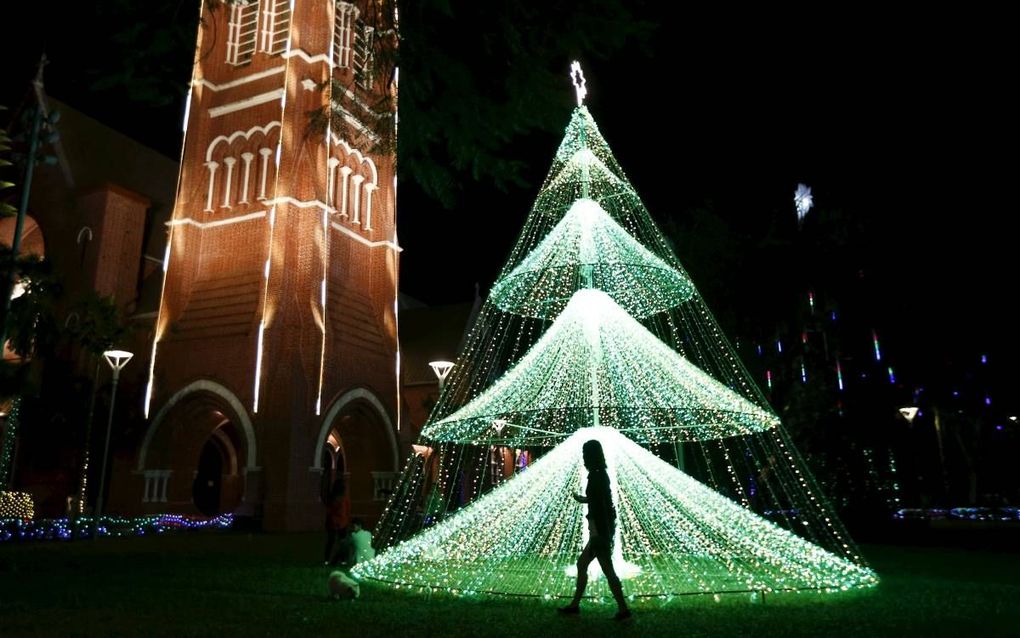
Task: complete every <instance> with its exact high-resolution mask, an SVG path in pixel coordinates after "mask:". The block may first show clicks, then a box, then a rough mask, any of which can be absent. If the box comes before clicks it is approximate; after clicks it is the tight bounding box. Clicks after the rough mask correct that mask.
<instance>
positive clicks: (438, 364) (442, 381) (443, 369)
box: [429, 361, 453, 392]
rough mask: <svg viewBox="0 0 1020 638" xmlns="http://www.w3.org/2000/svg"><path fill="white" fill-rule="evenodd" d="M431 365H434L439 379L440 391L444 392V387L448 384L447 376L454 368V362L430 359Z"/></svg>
mask: <svg viewBox="0 0 1020 638" xmlns="http://www.w3.org/2000/svg"><path fill="white" fill-rule="evenodd" d="M429 365H430V366H432V371H433V372H435V373H436V377H437V378H438V379H439V391H440V392H442V391H443V387H444V386H445V385H446V376H447V375H448V374H450V370H452V369H453V362H452V361H429Z"/></svg>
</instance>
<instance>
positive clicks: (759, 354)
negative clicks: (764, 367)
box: [754, 343, 762, 357]
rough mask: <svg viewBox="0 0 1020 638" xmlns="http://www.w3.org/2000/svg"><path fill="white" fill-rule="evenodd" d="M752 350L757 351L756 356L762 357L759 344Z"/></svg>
mask: <svg viewBox="0 0 1020 638" xmlns="http://www.w3.org/2000/svg"><path fill="white" fill-rule="evenodd" d="M754 348H755V350H757V351H758V356H759V357H760V356H761V355H762V349H761V344H760V343H759V344H757V345H756V346H755V347H754Z"/></svg>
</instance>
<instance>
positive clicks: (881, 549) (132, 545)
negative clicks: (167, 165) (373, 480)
mask: <svg viewBox="0 0 1020 638" xmlns="http://www.w3.org/2000/svg"><path fill="white" fill-rule="evenodd" d="M322 540H323V539H322V538H321V537H320V536H319V535H314V534H286V535H274V534H245V533H240V532H196V533H191V534H180V535H175V536H164V537H156V538H127V539H105V540H100V541H98V542H90V541H79V542H74V543H66V542H65V543H60V542H50V543H36V544H22V545H16V544H9V545H5V546H3V547H0V637H3V638H8V637H11V636H25V635H46V636H75V635H121V636H123V635H146V636H189V635H218V636H235V635H238V636H240V635H244V636H277V635H311V636H319V635H350V636H355V637H358V638H362V637H363V638H371V637H373V636H400V637H401V638H409V637H412V636H468V635H472V636H475V635H477V636H485V637H486V638H499V637H501V636H508V637H511V636H512V637H514V638H516V637H518V636H532V635H541V636H545V637H546V638H553V637H554V636H585V637H586V638H591V637H594V636H601V635H607V636H608V635H619V636H642V637H644V636H684V637H687V636H898V637H902V638H907V637H910V636H923V637H924V638H930V637H932V636H1000V635H1001V636H1020V554H1002V553H992V552H980V551H978V552H968V551H963V550H952V549H918V548H901V547H890V546H866V547H864V553H865V555H866V556H867V557H868V558H869V560H870V561H871V563H872V566H873V567H874V568H875V569H876V570H877V571H878V572H879V575H880V576H881V578H882V583H881V584H880V585H879V586H878V587H876V588H874V589H871V590H866V591H858V592H850V593H846V594H827V595H826V594H813V593H802V594H784V595H775V596H769V597H767V598H766V600H765V602H764V603H762V602H752V601H751V597H750V596H749V595H744V594H742V595H732V596H724V597H722V599H721V601H720V602H715V601H714V600H713V599H712V597H710V596H707V597H702V596H698V597H682V598H678V599H675V600H674V601H672V602H670V603H669V604H666V605H662V604H659V603H657V602H641V601H638V602H637V603H635V607H634V608H635V611H636V614H635V618H634V619H633V620H632V621H630V622H628V623H625V624H623V625H622V626H621V624H620V623H614V622H613V621H612V620H609V617H610V616H611V615H612V613H613V611H614V609H613V606H612V605H611V604H601V605H595V604H590V603H589V604H587V605H585V606H584V607H583V610H582V612H583V613H582V615H581V616H580V617H558V616H557V615H556V614H555V612H554V607H555V606H556V605H557V604H562V601H541V600H536V599H508V598H494V597H476V598H458V597H454V596H450V595H446V594H432V595H412V594H409V593H405V592H399V591H394V590H391V589H389V588H386V587H384V586H381V585H378V584H373V583H371V582H367V583H365V584H364V585H363V586H362V596H361V598H360V599H359V600H357V601H352V602H336V601H331V600H329V599H328V598H327V596H326V578H327V575H328V573H329V569H328V568H326V567H323V566H321V565H320V564H318V561H319V559H320V554H321V549H322V548H321V543H322Z"/></svg>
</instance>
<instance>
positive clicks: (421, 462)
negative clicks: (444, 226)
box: [377, 105, 862, 564]
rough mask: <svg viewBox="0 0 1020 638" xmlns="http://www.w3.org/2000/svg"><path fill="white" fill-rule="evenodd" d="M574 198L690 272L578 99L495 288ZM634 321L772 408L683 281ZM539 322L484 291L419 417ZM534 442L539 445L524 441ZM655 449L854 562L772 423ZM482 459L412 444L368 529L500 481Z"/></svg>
mask: <svg viewBox="0 0 1020 638" xmlns="http://www.w3.org/2000/svg"><path fill="white" fill-rule="evenodd" d="M582 198H583V199H591V200H593V201H594V202H596V203H597V204H598V205H599V206H600V207H601V208H602V209H603V210H605V211H606V212H607V213H608V214H609V215H610V216H611V217H612V219H613V220H614V221H615V222H616V223H617V224H618V225H619V226H620V227H622V228H623V229H624V230H626V232H627V233H629V234H630V235H631V236H632V237H634V238H635V239H636V240H637V241H638V242H639V243H640V244H641V245H643V246H644V247H645V248H647V249H648V250H649V251H650V252H651V253H652V254H653V255H654V256H655V257H657V258H658V259H659V260H661V261H662V262H664V263H665V264H668V265H669V266H670V267H671V268H673V269H675V271H676V272H678V273H680V274H681V275H682V278H684V279H687V280H688V281H689V277H687V275H686V272H685V271H684V270H683V268H682V266H681V265H680V263H679V260H678V259H677V257H676V255H674V254H673V252H672V251H671V250H670V248H669V246H668V244H667V243H666V241H665V238H664V236H663V235H662V234H661V232H660V231H659V230H658V228H657V227H656V225H655V223H654V222H653V221H652V219H651V217H650V215H649V214H648V211H647V210H646V209H645V207H644V205H643V204H642V203H641V200H640V198H639V197H638V195H637V193H636V192H635V191H634V189H633V187H632V186H631V185H630V184H629V182H628V181H627V179H626V176H625V175H624V173H623V171H622V169H620V167H619V165H618V164H617V162H616V160H615V158H614V157H613V156H612V153H611V152H610V150H609V148H608V145H607V144H606V143H605V141H604V140H603V138H602V136H601V134H600V133H599V131H598V128H597V126H596V125H595V122H594V120H593V119H592V118H591V115H590V114H589V113H588V111H587V109H586V108H584V107H583V106H580V105H579V107H578V108H577V109H576V110H575V112H574V115H573V117H572V119H571V122H570V124H569V125H568V127H567V131H566V135H565V137H564V140H563V142H562V143H561V145H560V148H559V151H558V152H557V154H556V157H555V158H554V161H553V165H552V168H551V170H550V173H549V175H548V177H547V178H546V180H545V183H544V184H543V187H542V189H541V190H540V191H539V194H538V196H537V198H536V201H535V203H534V205H533V207H532V210H531V213H530V214H529V216H528V218H527V220H526V221H525V224H524V228H523V230H522V232H521V235H520V237H519V238H518V241H517V243H516V245H515V247H514V249H513V250H512V252H511V255H510V258H509V259H508V261H507V263H506V265H505V266H504V268H503V271H502V272H501V275H500V277H499V278H498V280H497V284H496V286H494V289H496V288H498V287H499V286H500V284H501V283H502V282H504V281H505V280H506V279H507V278H508V277H511V276H512V275H513V274H514V271H515V269H517V268H518V267H519V266H520V265H521V264H522V263H523V262H525V261H526V259H527V258H528V256H529V255H531V254H532V253H533V252H534V251H535V249H536V248H537V247H538V246H539V245H540V243H541V242H542V241H543V240H544V239H545V238H546V237H547V236H548V235H549V233H550V232H551V231H552V230H553V229H554V227H555V226H556V225H557V224H558V223H560V222H561V220H562V219H563V218H564V216H565V215H566V214H567V212H568V211H569V210H570V208H571V207H572V206H573V205H574V204H575V203H576V202H577V200H579V199H582ZM575 285H576V284H575ZM563 296H567V295H566V293H564V295H563ZM642 323H643V324H644V325H645V327H646V328H648V329H649V330H650V331H651V332H652V333H653V334H655V335H656V336H657V337H658V338H659V339H660V340H661V341H663V342H664V343H665V344H667V345H669V346H670V347H671V348H673V349H674V350H676V351H677V352H679V353H680V354H681V355H683V356H684V357H686V358H687V359H688V360H689V361H691V362H692V363H694V364H695V365H697V366H698V367H699V368H701V369H702V370H704V371H706V372H707V373H709V374H710V375H712V376H713V377H715V378H716V379H717V380H718V381H720V382H721V383H722V384H723V385H725V386H727V387H729V388H730V389H731V390H733V391H734V392H736V393H737V394H739V395H741V396H743V397H744V398H745V399H747V400H748V401H750V402H752V403H754V404H757V405H758V406H760V407H761V408H763V409H765V410H766V411H769V412H770V413H771V408H770V407H769V405H768V403H767V401H766V399H765V397H764V396H763V394H762V393H761V391H760V389H759V388H758V387H757V386H756V385H755V384H754V382H753V381H751V377H750V375H749V374H748V373H747V371H746V370H745V369H744V366H743V365H742V364H741V363H740V361H739V359H738V358H737V356H736V354H735V352H734V350H733V348H732V346H730V344H729V343H728V342H727V340H726V339H725V337H724V336H723V335H722V332H721V330H720V329H719V327H718V324H717V323H716V321H715V319H714V318H713V317H712V315H711V313H710V312H709V310H708V307H707V305H706V304H705V302H704V300H703V299H702V298H701V297H700V295H699V294H698V293H697V291H696V290H693V289H692V291H691V294H690V296H689V298H688V299H687V301H685V302H683V303H681V304H679V305H678V306H676V307H674V308H672V309H670V310H668V311H665V312H660V313H657V314H654V315H652V316H650V317H646V318H644V319H643V320H642ZM548 326H549V322H548V320H547V319H546V318H544V317H532V316H521V315H518V314H514V313H511V312H505V311H504V310H502V309H501V308H500V307H499V305H498V304H496V303H494V302H493V301H492V300H490V301H487V302H486V304H485V305H484V306H483V309H482V311H481V313H480V314H479V317H478V320H477V321H476V323H475V325H474V326H473V327H472V329H471V331H470V333H469V336H468V339H467V340H466V344H465V347H464V349H463V351H462V353H461V355H460V357H459V358H458V365H457V366H456V367H455V368H454V371H453V373H452V374H451V375H450V378H449V379H447V382H446V384H445V387H444V391H443V392H442V394H441V396H440V399H439V402H438V403H437V405H436V407H435V409H434V410H433V413H432V415H431V417H430V420H429V423H434V422H437V421H440V420H442V419H444V418H446V417H447V416H449V415H450V414H452V413H454V412H456V411H457V410H458V409H460V408H461V407H463V406H464V405H466V404H467V403H469V402H470V401H471V400H472V399H474V398H475V397H477V396H478V395H479V394H481V393H482V392H483V391H485V390H486V388H488V387H489V386H490V385H491V384H492V383H493V382H494V381H496V379H498V378H499V377H500V376H502V374H503V373H504V372H506V371H507V370H508V369H509V368H511V367H512V366H513V365H514V364H515V363H516V362H517V361H518V360H519V359H520V358H521V357H522V356H523V355H524V354H525V353H526V352H527V351H528V350H529V348H530V347H531V346H533V345H534V344H535V343H536V342H537V341H538V340H539V339H540V338H541V336H542V335H543V334H544V332H545V331H546V329H547V328H548ZM536 451H537V452H541V450H531V452H532V453H534V452H536ZM653 451H654V452H656V453H657V454H659V455H660V456H661V457H662V458H664V459H667V460H668V461H670V462H672V463H673V464H674V465H676V466H677V467H679V468H681V469H686V471H687V473H688V474H692V475H693V476H694V477H695V478H696V479H697V480H699V481H701V482H702V483H704V484H706V485H708V486H710V487H712V488H713V489H715V490H716V491H718V492H720V493H722V494H725V495H728V496H730V497H731V498H732V499H733V500H734V501H735V502H737V503H739V504H740V505H742V506H744V507H745V508H748V509H751V510H753V511H755V512H757V513H759V514H761V515H763V516H765V517H766V518H768V519H769V520H771V521H773V522H774V523H776V524H777V525H779V526H780V527H784V528H786V529H789V530H793V531H794V532H795V533H797V534H798V535H799V536H801V537H803V538H805V539H807V540H809V541H811V542H812V543H814V544H816V545H818V546H820V547H822V548H824V549H826V550H828V551H831V552H833V553H835V554H836V555H839V556H841V557H843V558H846V559H848V560H850V561H851V562H854V563H856V564H862V561H861V558H860V556H859V554H858V552H857V550H856V548H855V547H854V546H853V544H852V542H851V541H850V540H849V537H848V536H847V534H846V532H845V530H844V529H843V528H842V526H841V524H840V523H839V521H838V519H837V518H836V516H835V514H834V512H833V511H832V509H831V507H830V506H829V505H828V503H827V502H826V501H825V499H824V498H823V497H822V496H821V494H820V492H819V489H818V486H817V485H816V484H815V482H814V480H813V478H812V477H811V474H810V472H809V471H808V470H807V468H806V465H805V464H804V462H803V460H802V459H801V457H800V456H799V455H798V454H797V452H796V450H795V449H794V447H793V445H792V444H791V442H790V440H789V437H788V436H787V434H786V433H785V431H784V430H783V429H782V427H775V428H770V429H767V430H764V431H759V432H756V433H753V434H747V435H745V436H739V437H727V438H713V439H710V440H702V441H688V442H683V443H681V442H680V441H674V442H671V443H663V444H660V445H655V446H653ZM492 456H493V451H492V448H491V447H490V446H489V445H472V444H465V443H460V442H436V441H434V440H428V439H423V440H422V441H420V442H419V445H418V446H416V452H415V453H414V454H412V456H411V458H410V459H409V460H408V463H407V464H406V466H405V470H404V472H403V475H402V477H401V480H400V482H399V484H398V486H397V489H396V491H395V493H394V496H393V498H392V500H391V502H390V503H389V505H388V507H387V510H386V512H384V515H383V519H382V520H381V522H380V525H379V527H378V528H377V538H378V539H379V540H380V541H381V543H382V544H383V545H392V544H394V543H395V542H398V541H400V540H402V539H403V538H406V537H407V536H409V535H410V534H412V533H413V532H415V531H418V530H420V529H421V528H422V527H423V526H425V525H428V524H429V523H431V522H433V521H434V520H435V519H441V518H443V517H444V516H445V515H446V514H447V513H448V512H450V511H454V510H456V509H457V508H458V507H459V506H460V505H461V504H462V503H463V502H465V501H470V500H472V499H473V498H475V497H477V496H478V495H480V494H481V493H483V492H485V491H487V490H488V489H489V488H491V487H492V486H494V485H498V484H500V483H501V482H502V477H500V476H496V473H497V472H498V470H499V468H498V465H494V464H493V463H492V462H491V459H492ZM437 499H438V500H439V501H440V504H439V506H438V507H436V505H435V501H436V500H437ZM426 500H429V501H432V504H431V505H430V506H429V507H425V508H423V507H422V506H421V503H422V502H424V501H426ZM423 510H427V511H423Z"/></svg>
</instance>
